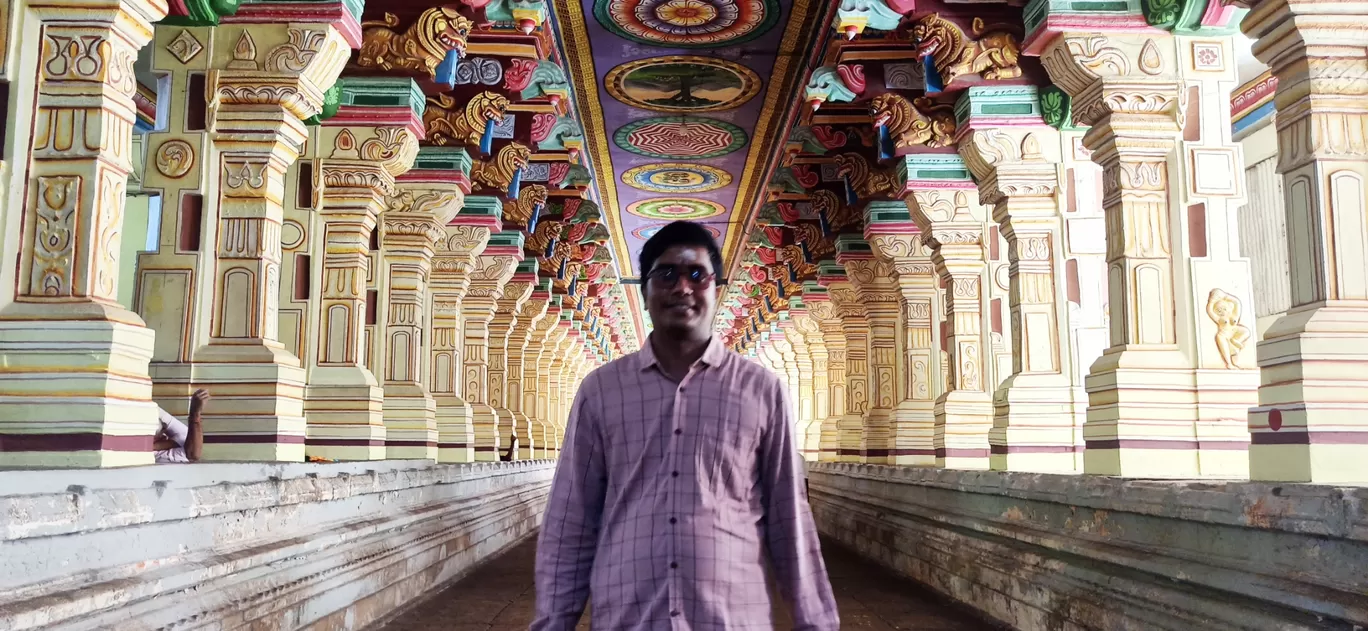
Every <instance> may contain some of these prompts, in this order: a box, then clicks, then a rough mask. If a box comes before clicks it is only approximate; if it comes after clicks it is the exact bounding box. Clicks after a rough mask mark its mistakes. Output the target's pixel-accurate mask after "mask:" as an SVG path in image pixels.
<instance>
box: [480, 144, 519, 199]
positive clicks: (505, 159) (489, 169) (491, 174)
mask: <svg viewBox="0 0 1368 631" xmlns="http://www.w3.org/2000/svg"><path fill="white" fill-rule="evenodd" d="M531 159H532V150H531V149H528V148H527V147H526V146H523V145H521V144H518V143H516V142H514V143H509V144H507V145H504V147H503V148H502V149H500V150H499V153H498V154H497V155H495V156H494V158H493V159H492V160H480V161H477V162H476V163H475V164H474V166H472V167H471V169H470V179H472V180H475V182H476V184H477V185H479V186H484V187H489V188H494V189H498V190H500V191H503V192H505V193H507V192H508V187H509V186H510V185H512V184H513V177H514V175H515V174H516V173H517V172H518V171H519V170H521V169H522V168H523V167H526V166H527V162H528V161H529V160H531Z"/></svg>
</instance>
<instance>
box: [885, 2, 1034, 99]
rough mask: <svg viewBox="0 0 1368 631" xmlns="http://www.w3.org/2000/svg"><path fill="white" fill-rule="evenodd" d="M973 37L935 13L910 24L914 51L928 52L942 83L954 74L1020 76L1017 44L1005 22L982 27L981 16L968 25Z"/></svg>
mask: <svg viewBox="0 0 1368 631" xmlns="http://www.w3.org/2000/svg"><path fill="white" fill-rule="evenodd" d="M970 28H971V30H972V31H973V32H972V35H973V39H969V36H968V35H966V34H965V33H964V30H963V29H961V28H960V27H958V26H956V25H955V24H954V23H953V22H951V21H949V20H947V19H945V18H943V17H941V16H940V14H939V13H932V14H930V15H927V16H926V17H923V18H922V19H920V20H917V22H916V24H914V25H913V26H912V41H914V42H916V43H917V55H918V56H920V57H925V56H927V55H930V56H931V58H932V60H933V61H934V62H935V64H936V70H937V71H939V72H940V75H941V79H943V80H944V81H945V84H946V85H949V84H950V83H952V82H954V80H955V79H956V78H957V77H960V76H963V75H969V74H981V76H982V77H983V78H984V79H987V80H989V81H994V80H998V79H1015V78H1017V77H1020V76H1021V67H1020V66H1018V65H1017V58H1018V57H1019V56H1020V55H1021V45H1020V44H1019V43H1018V42H1017V37H1016V35H1014V34H1012V33H1011V32H1010V31H1009V30H1008V29H1009V28H1011V27H1010V26H1007V25H994V26H992V27H985V26H984V24H983V19H982V18H974V21H973V23H972V25H971V27H970Z"/></svg>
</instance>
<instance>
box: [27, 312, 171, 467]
mask: <svg viewBox="0 0 1368 631" xmlns="http://www.w3.org/2000/svg"><path fill="white" fill-rule="evenodd" d="M38 306H39V305H25V304H20V303H15V304H12V305H10V307H7V308H6V309H5V311H4V314H3V316H0V317H3V318H6V319H0V357H3V358H4V361H3V365H0V467H11V466H13V467H81V468H86V467H122V466H132V465H145V464H152V439H153V436H155V435H156V433H157V429H158V427H159V424H158V420H157V408H156V406H155V405H154V404H153V403H152V380H151V379H150V378H149V377H148V376H147V375H148V363H149V362H150V361H151V359H152V345H153V340H154V334H153V332H152V331H151V330H150V329H148V328H146V327H144V326H142V322H141V321H140V320H139V319H138V317H137V316H136V315H134V314H133V313H132V312H128V311H122V310H118V311H122V313H115V314H114V316H115V317H118V318H119V319H118V320H114V319H110V318H108V317H104V315H103V313H102V312H104V311H113V309H111V308H107V307H104V306H102V305H95V304H91V305H89V306H88V307H87V306H85V305H83V308H81V309H80V311H82V312H83V313H81V314H79V316H80V317H86V318H91V317H92V316H93V317H95V318H98V319H67V320H39V319H9V318H14V317H16V316H20V317H22V316H23V315H25V314H24V313H23V312H28V313H30V314H33V315H37V313H36V311H35V309H36V308H37V307H38ZM42 307H43V308H44V313H46V314H47V315H48V316H49V317H51V316H52V315H54V313H56V314H58V315H67V314H63V313H62V311H64V310H65V309H63V308H62V307H64V305H62V306H59V305H42ZM87 311H89V312H91V313H84V312H87Z"/></svg>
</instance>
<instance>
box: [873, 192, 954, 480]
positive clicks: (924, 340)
mask: <svg viewBox="0 0 1368 631" xmlns="http://www.w3.org/2000/svg"><path fill="white" fill-rule="evenodd" d="M865 234H866V235H867V238H868V239H869V243H870V245H871V246H872V247H873V249H874V252H875V253H876V254H877V255H878V256H879V257H880V258H881V259H883V260H885V261H887V262H888V263H889V264H891V265H892V268H893V273H894V276H895V279H896V283H897V290H898V294H899V297H900V304H899V310H900V317H901V323H902V324H901V332H902V340H901V344H900V345H899V348H900V349H901V350H902V364H901V366H900V368H899V369H898V375H897V377H898V391H899V397H900V400H899V402H898V405H897V407H896V408H895V409H894V410H893V427H894V449H895V450H896V451H895V453H894V457H893V463H894V464H902V465H934V464H936V447H935V433H936V410H935V407H936V403H935V402H936V398H937V397H939V396H940V395H941V393H942V392H943V389H944V385H943V384H942V382H941V371H940V370H939V363H940V361H939V359H938V358H939V355H940V352H939V351H940V349H939V346H940V345H939V338H938V336H937V335H936V327H934V326H933V324H935V323H938V322H939V320H937V319H933V318H932V317H931V314H933V313H937V310H936V308H935V302H936V280H935V266H934V264H933V263H932V262H931V249H930V248H929V247H927V246H926V245H925V244H924V243H923V242H922V235H921V233H920V232H918V231H917V229H916V226H915V224H912V222H911V216H910V215H908V214H907V208H906V206H904V207H903V208H902V210H901V211H900V212H898V213H896V221H895V222H876V221H870V222H868V223H867V224H866V227H865Z"/></svg>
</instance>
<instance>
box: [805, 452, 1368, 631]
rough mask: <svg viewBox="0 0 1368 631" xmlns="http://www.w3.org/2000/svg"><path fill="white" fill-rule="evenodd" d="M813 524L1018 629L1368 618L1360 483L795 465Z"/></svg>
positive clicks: (1318, 623)
mask: <svg viewBox="0 0 1368 631" xmlns="http://www.w3.org/2000/svg"><path fill="white" fill-rule="evenodd" d="M809 478H810V493H811V501H812V505H813V512H814V514H815V516H816V518H817V522H818V526H819V528H820V529H821V530H822V532H823V533H825V534H827V535H829V536H831V537H834V538H836V539H838V540H840V541H842V542H844V543H846V544H848V545H850V546H852V547H853V548H855V549H857V550H859V551H860V552H861V553H862V554H863V555H865V556H867V557H869V558H871V559H873V560H874V561H876V562H879V563H881V564H883V565H885V566H888V567H891V568H892V569H894V570H896V571H898V572H900V573H902V574H905V575H908V576H910V577H912V578H914V579H916V580H918V581H920V582H922V583H925V584H927V585H929V586H930V587H932V588H933V589H936V590H937V591H940V592H941V593H943V594H946V595H948V596H950V597H952V598H954V599H956V600H959V601H961V602H964V603H965V604H968V605H970V606H973V607H975V608H977V609H979V610H980V611H982V612H983V613H984V614H986V615H988V616H990V617H992V618H995V619H997V620H999V621H1001V622H1004V623H1007V624H1009V625H1011V626H1013V627H1015V628H1018V629H1024V630H1028V631H1036V630H1039V631H1072V630H1078V629H1099V630H1100V629H1173V630H1175V631H1191V630H1192V629H1202V630H1203V631H1207V630H1213V631H1214V630H1223V629H1344V630H1345V631H1349V630H1352V629H1356V628H1361V627H1356V626H1355V625H1368V571H1365V568H1368V488H1358V487H1332V486H1323V485H1310V484H1269V483H1255V482H1234V481H1232V482H1212V481H1177V480H1136V479H1121V478H1111V477H1104V476H1082V475H1055V474H1036V473H1009V472H994V471H957V470H949V469H933V468H921V467H893V466H883V465H864V464H854V463H814V464H810V465H809Z"/></svg>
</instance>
